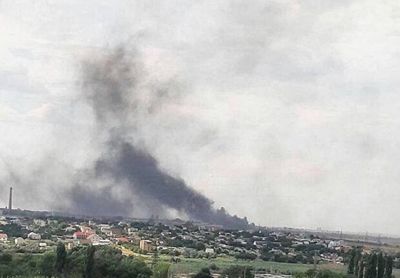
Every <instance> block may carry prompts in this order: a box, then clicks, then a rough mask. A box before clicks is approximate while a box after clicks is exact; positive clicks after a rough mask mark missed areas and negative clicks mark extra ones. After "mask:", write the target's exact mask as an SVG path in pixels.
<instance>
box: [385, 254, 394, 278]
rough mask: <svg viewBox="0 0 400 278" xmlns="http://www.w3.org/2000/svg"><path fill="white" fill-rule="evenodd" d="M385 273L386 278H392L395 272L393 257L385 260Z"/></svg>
mask: <svg viewBox="0 0 400 278" xmlns="http://www.w3.org/2000/svg"><path fill="white" fill-rule="evenodd" d="M385 261H386V262H385V271H384V275H383V276H384V277H385V278H391V277H392V271H393V257H392V256H387V257H386V260H385Z"/></svg>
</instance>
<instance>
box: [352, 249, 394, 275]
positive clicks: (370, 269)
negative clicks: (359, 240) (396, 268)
mask: <svg viewBox="0 0 400 278" xmlns="http://www.w3.org/2000/svg"><path fill="white" fill-rule="evenodd" d="M392 271H393V257H392V256H389V255H384V254H383V253H382V252H379V253H378V252H372V253H371V254H363V253H362V250H361V249H359V248H353V249H352V250H351V252H350V255H349V261H348V268H347V273H348V274H349V275H352V276H354V277H356V278H391V277H392Z"/></svg>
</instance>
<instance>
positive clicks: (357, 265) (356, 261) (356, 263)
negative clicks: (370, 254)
mask: <svg viewBox="0 0 400 278" xmlns="http://www.w3.org/2000/svg"><path fill="white" fill-rule="evenodd" d="M360 260H362V255H361V251H360V249H357V250H356V256H355V259H354V276H355V277H358V273H359V271H360Z"/></svg>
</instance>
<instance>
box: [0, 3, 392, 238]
mask: <svg viewBox="0 0 400 278" xmlns="http://www.w3.org/2000/svg"><path fill="white" fill-rule="evenodd" d="M121 44H122V45H124V46H125V47H127V48H131V49H136V51H137V52H138V53H139V55H140V57H141V59H142V62H143V65H144V67H145V69H146V71H147V74H148V75H149V76H150V78H151V79H152V80H156V81H157V82H161V83H166V84H170V85H169V86H170V87H171V88H173V90H172V91H173V95H172V96H173V98H172V99H173V100H172V101H169V102H168V104H167V105H164V106H162V107H161V108H160V109H159V111H158V112H157V113H156V114H154V115H152V116H151V117H148V118H146V119H145V120H143V121H142V122H141V125H140V126H139V127H138V129H139V131H138V134H139V135H138V136H139V137H140V138H139V139H140V141H141V144H143V145H145V146H146V148H147V149H148V150H149V151H150V152H151V153H152V154H153V155H154V156H155V157H156V158H157V159H159V161H160V164H161V166H162V167H163V168H164V169H166V171H168V172H169V173H171V174H173V175H176V176H181V177H182V178H183V179H184V180H185V181H186V182H187V183H188V184H190V185H191V186H192V187H193V188H195V189H197V190H199V191H200V192H202V193H204V194H205V195H207V196H208V197H210V198H212V199H213V200H214V201H215V205H216V206H224V207H225V208H226V209H227V210H228V211H230V212H231V213H234V214H238V215H240V216H247V217H248V218H249V220H251V221H254V222H256V223H257V224H262V225H268V226H293V227H309V228H317V227H322V228H326V229H332V230H340V229H342V230H344V231H355V232H365V231H369V232H382V233H390V234H399V235H400V223H399V222H398V221H397V220H396V219H397V218H396V217H395V215H396V212H397V211H398V210H400V190H399V182H400V140H399V136H400V94H399V93H398V90H399V88H400V84H399V83H400V78H399V76H400V51H399V50H398V49H399V47H398V46H399V45H400V2H399V1H396V0H393V1H389V0H386V1H376V0H360V1H344V0H343V1H342V0H332V1H325V0H324V1H315V0H305V1H295V0H291V1H289V0H288V1H284V0H282V1H278V0H277V1H245V0H243V1H213V0H210V1H128V0H127V1H99V0H95V1H71V0H69V1H29V0H26V1H18V0H10V1H6V0H0V134H1V139H0V156H1V160H0V182H1V185H2V186H1V187H2V188H1V189H0V193H1V194H0V205H1V206H5V205H6V202H7V194H6V192H7V190H8V185H9V183H10V182H12V183H13V186H14V188H15V205H16V206H18V207H22V208H33V209H49V208H51V207H50V206H51V203H52V202H53V200H54V199H57V198H62V196H60V195H59V194H61V193H60V188H65V187H68V186H69V183H68V178H69V176H70V175H73V172H74V171H75V170H76V169H80V168H82V167H84V166H85V164H86V163H87V162H89V161H91V160H92V159H93V158H94V157H95V156H96V153H97V151H98V150H97V148H96V146H97V142H96V140H95V139H94V138H93V137H92V136H90V134H91V130H92V129H93V115H92V114H91V112H90V109H88V107H87V106H86V104H85V103H82V102H80V101H79V97H78V96H79V94H80V82H81V80H80V78H81V74H80V66H81V62H82V60H84V59H90V57H91V56H93V55H101V54H102V53H103V52H106V51H109V50H110V49H113V48H114V47H116V46H118V45H121ZM174 94H176V95H174ZM144 101H146V100H144ZM10 169H12V170H10Z"/></svg>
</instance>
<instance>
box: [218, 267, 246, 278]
mask: <svg viewBox="0 0 400 278" xmlns="http://www.w3.org/2000/svg"><path fill="white" fill-rule="evenodd" d="M251 269H252V268H251V267H249V266H242V265H233V266H231V267H228V268H227V269H225V270H224V272H223V273H222V275H223V276H225V277H228V278H243V277H246V278H253V277H254V275H253V273H251Z"/></svg>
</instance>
